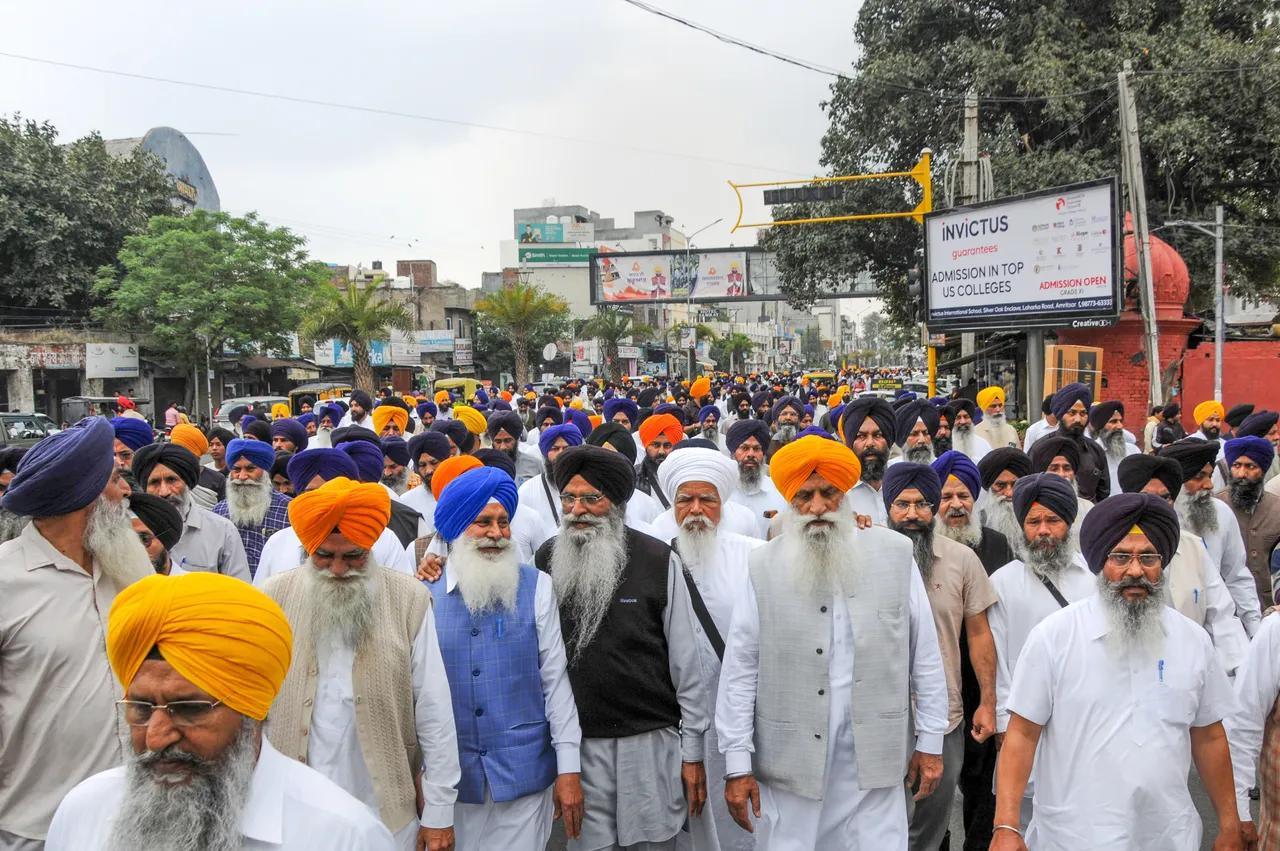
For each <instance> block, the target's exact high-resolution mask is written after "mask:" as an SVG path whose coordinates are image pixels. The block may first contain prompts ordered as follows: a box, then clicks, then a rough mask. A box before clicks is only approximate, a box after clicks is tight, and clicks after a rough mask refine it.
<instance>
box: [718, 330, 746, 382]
mask: <svg viewBox="0 0 1280 851" xmlns="http://www.w3.org/2000/svg"><path fill="white" fill-rule="evenodd" d="M755 347H756V344H755V343H754V342H752V340H751V338H750V337H748V336H747V335H746V334H742V333H740V332H736V331H735V332H734V333H732V334H729V335H727V336H725V337H722V338H720V339H719V340H716V341H715V342H714V343H712V344H711V357H712V359H714V360H715V362H716V363H717V364H726V363H727V364H728V366H727V367H725V369H727V370H728V371H729V372H733V371H734V369H733V366H734V359H735V358H737V359H738V366H742V363H743V360H744V359H745V358H746V357H747V356H748V355H750V354H751V353H752V352H753V351H755Z"/></svg>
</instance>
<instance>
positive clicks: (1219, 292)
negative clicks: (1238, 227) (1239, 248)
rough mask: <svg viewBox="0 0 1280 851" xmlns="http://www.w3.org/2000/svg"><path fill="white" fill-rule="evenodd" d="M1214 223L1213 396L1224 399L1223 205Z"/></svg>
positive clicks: (1220, 206) (1225, 327)
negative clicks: (1214, 327) (1215, 231)
mask: <svg viewBox="0 0 1280 851" xmlns="http://www.w3.org/2000/svg"><path fill="white" fill-rule="evenodd" d="M1213 221H1214V224H1215V225H1217V231H1218V232H1217V233H1216V234H1215V235H1214V251H1213V269H1214V275H1215V279H1214V297H1215V298H1214V310H1213V312H1214V325H1215V326H1217V327H1216V329H1215V333H1214V335H1213V398H1214V399H1216V400H1217V401H1218V402H1221V401H1222V344H1223V341H1224V340H1225V338H1226V336H1227V293H1226V277H1227V276H1226V269H1225V267H1224V266H1223V261H1222V236H1223V234H1222V232H1223V230H1224V227H1223V224H1222V205H1221V204H1219V205H1217V207H1216V208H1215V209H1214V215H1213Z"/></svg>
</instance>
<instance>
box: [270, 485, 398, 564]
mask: <svg viewBox="0 0 1280 851" xmlns="http://www.w3.org/2000/svg"><path fill="white" fill-rule="evenodd" d="M390 519H391V494H389V493H388V492H387V489H386V488H384V487H383V486H382V485H381V484H379V483H377V482H370V483H368V484H362V483H360V482H353V481H351V480H350V479H348V478H345V477H343V476H339V477H337V478H336V479H330V480H329V481H327V482H325V483H324V484H323V485H321V486H320V487H318V488H316V489H315V490H313V491H307V492H306V493H302V494H298V495H297V496H295V497H294V498H293V500H292V501H291V502H290V503H289V524H290V525H291V526H293V531H294V532H297V533H298V540H299V541H300V542H301V543H302V548H303V549H305V550H306V551H307V552H308V553H314V552H315V551H316V549H317V548H318V547H319V546H320V545H321V544H322V543H324V539H325V538H327V537H329V536H330V535H331V534H333V530H334V529H337V530H338V531H339V532H341V533H342V535H343V537H345V538H346V539H347V540H348V541H350V542H351V543H353V544H355V545H356V546H359V547H364V548H365V549H372V547H373V545H374V544H376V543H377V542H378V538H379V536H381V535H382V531H383V530H384V529H386V528H387V522H388V521H389V520H390Z"/></svg>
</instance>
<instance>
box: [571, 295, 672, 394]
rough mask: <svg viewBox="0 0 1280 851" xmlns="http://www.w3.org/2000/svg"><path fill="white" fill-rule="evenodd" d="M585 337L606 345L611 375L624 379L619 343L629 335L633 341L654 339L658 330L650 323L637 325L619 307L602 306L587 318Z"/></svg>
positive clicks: (583, 334)
mask: <svg viewBox="0 0 1280 851" xmlns="http://www.w3.org/2000/svg"><path fill="white" fill-rule="evenodd" d="M580 333H581V334H582V336H583V337H584V338H588V339H589V338H592V337H594V338H595V339H597V340H599V341H600V343H601V345H603V346H604V356H605V360H606V362H607V363H608V364H609V377H610V379H612V380H613V381H621V380H622V364H621V363H620V362H619V361H618V344H619V343H620V342H622V341H623V340H625V339H627V338H628V337H630V338H631V341H632V342H633V343H642V342H644V341H646V340H652V339H653V338H654V337H655V336H656V332H655V331H654V330H653V329H652V328H650V327H649V326H648V325H637V324H635V323H634V322H633V321H632V319H631V317H630V316H628V315H627V314H625V313H620V312H619V311H618V310H617V308H613V307H602V308H600V312H599V313H597V314H596V315H595V316H593V317H591V318H590V319H588V320H587V322H586V324H585V325H583V326H582V331H581V332H580Z"/></svg>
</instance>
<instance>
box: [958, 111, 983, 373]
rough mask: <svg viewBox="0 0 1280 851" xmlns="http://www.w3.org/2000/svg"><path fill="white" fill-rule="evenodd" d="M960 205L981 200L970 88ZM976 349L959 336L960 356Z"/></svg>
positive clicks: (973, 340) (969, 338)
mask: <svg viewBox="0 0 1280 851" xmlns="http://www.w3.org/2000/svg"><path fill="white" fill-rule="evenodd" d="M960 169H961V172H960V177H961V184H960V185H961V190H960V191H961V195H960V199H959V200H960V203H959V204H957V205H956V206H958V207H959V206H964V205H965V204H975V203H977V202H978V201H980V200H982V199H981V198H980V197H979V195H978V91H977V89H975V88H973V87H972V86H970V87H969V91H968V92H967V93H966V94H965V96H964V145H963V146H962V147H961V149H960ZM977 348H978V335H977V334H975V333H974V332H972V331H966V332H964V333H962V334H961V335H960V355H961V357H970V356H972V355H973V353H974V352H975V351H977ZM973 367H974V364H973V361H968V362H966V363H965V364H964V365H963V366H962V367H960V383H961V384H962V385H963V384H968V383H969V379H970V378H972V377H973V371H974V370H973Z"/></svg>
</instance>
